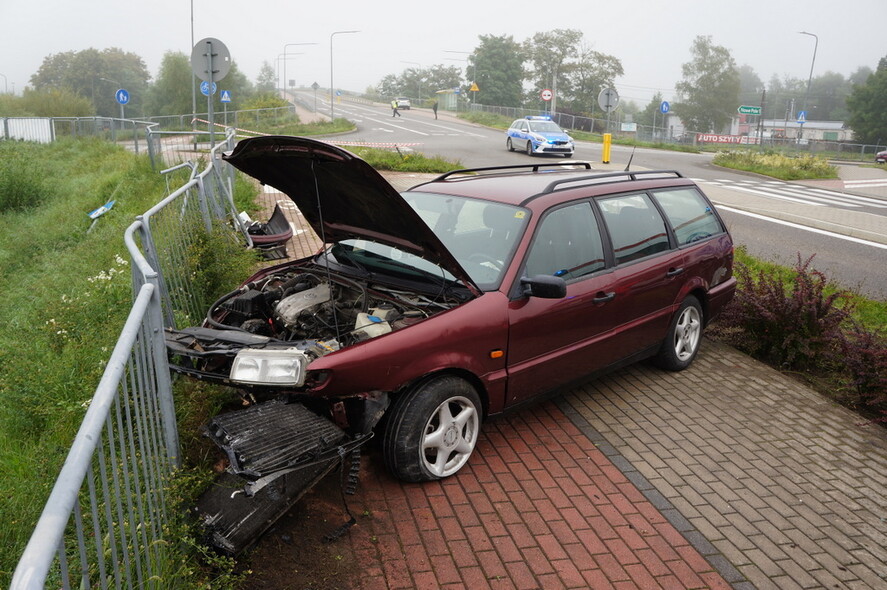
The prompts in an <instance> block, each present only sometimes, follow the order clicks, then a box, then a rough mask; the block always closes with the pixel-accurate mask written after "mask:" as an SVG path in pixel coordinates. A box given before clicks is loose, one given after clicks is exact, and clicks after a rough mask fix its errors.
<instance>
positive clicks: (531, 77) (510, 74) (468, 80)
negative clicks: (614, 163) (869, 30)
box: [0, 29, 887, 143]
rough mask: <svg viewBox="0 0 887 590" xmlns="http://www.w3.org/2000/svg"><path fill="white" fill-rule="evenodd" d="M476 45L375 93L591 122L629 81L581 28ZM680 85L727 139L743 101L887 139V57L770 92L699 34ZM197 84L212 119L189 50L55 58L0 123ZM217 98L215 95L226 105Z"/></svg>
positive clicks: (138, 109) (132, 107) (142, 110)
mask: <svg viewBox="0 0 887 590" xmlns="http://www.w3.org/2000/svg"><path fill="white" fill-rule="evenodd" d="M478 39H479V43H478V45H477V46H476V47H475V49H474V50H473V51H472V52H470V53H468V54H463V55H464V57H459V58H454V60H456V61H461V60H462V59H464V60H465V66H464V72H463V68H462V67H461V66H455V65H454V66H445V65H441V64H438V65H433V66H431V67H428V68H408V69H406V70H404V71H403V72H402V73H401V74H399V75H398V74H388V75H386V76H385V77H384V78H382V80H381V81H380V82H379V83H378V84H376V85H374V86H372V87H370V88H368V89H367V90H366V95H367V96H368V97H370V98H373V99H378V100H381V101H384V102H387V101H388V100H391V98H394V97H396V96H408V97H411V98H413V99H414V100H415V101H416V106H423V103H426V104H430V102H431V101H432V100H433V99H434V98H435V97H436V96H437V94H436V93H437V92H438V91H440V90H458V92H459V95H460V96H461V97H462V99H463V100H465V101H468V100H470V101H471V102H476V103H481V104H488V105H495V106H506V107H524V108H531V109H532V108H535V109H539V110H544V109H546V107H549V106H550V105H549V104H546V103H545V101H543V100H542V99H541V96H540V93H541V90H542V89H545V88H548V89H552V90H554V91H555V101H556V108H557V110H558V111H560V112H568V113H573V114H578V115H584V116H589V117H595V116H600V115H601V112H600V109H599V107H597V97H598V94H599V93H600V91H601V89H603V88H608V87H610V88H616V89H617V90H618V85H617V84H616V79H617V78H619V77H620V76H622V75H624V73H625V72H624V69H623V67H622V62H621V61H620V60H619V59H618V58H617V57H615V56H613V55H609V54H606V53H603V52H601V51H596V50H593V49H591V48H590V47H589V46H588V45H587V43H586V42H585V40H584V37H583V33H582V32H581V31H579V30H576V29H555V30H553V31H548V32H543V33H536V34H535V35H533V37H532V38H530V39H527V40H525V41H523V42H518V41H516V40H515V39H514V38H513V37H512V36H510V35H501V36H496V35H480V36H479V37H478ZM682 74H683V76H682V78H681V80H679V81H677V82H676V83H675V90H676V92H677V97H676V99H675V100H674V101H672V110H673V111H674V112H675V113H676V114H677V115H678V116H679V117H680V118H681V120H682V121H683V122H684V125H685V127H686V128H687V129H690V130H693V131H702V132H722V131H725V130H726V129H727V128H728V126H729V123H730V120H731V118H732V117H733V116H734V115H735V114H736V109H737V108H738V107H739V106H740V105H750V106H763V107H764V109H763V116H764V117H765V118H768V119H779V118H783V117H784V118H786V119H794V118H795V117H796V116H797V112H798V111H799V110H802V109H803V108H805V107H806V111H807V119H808V120H817V121H827V120H831V121H844V122H845V123H846V124H847V125H848V126H849V127H850V128H851V129H852V130H853V131H854V134H855V136H856V138H857V140H859V141H863V142H867V143H883V142H885V141H887V57H884V58H882V59H881V60H880V62H879V64H878V67H877V69H876V70H875V71H872V69H871V68H869V67H866V66H862V67H860V68H858V69H857V70H856V71H855V72H853V73H852V74H850V75H849V76H848V77H846V78H845V77H844V76H843V75H842V74H839V73H835V72H831V71H828V72H824V73H822V74H819V75H817V76H815V77H813V78H812V79H811V80H810V87H809V90H808V87H807V85H808V81H807V80H803V79H800V78H792V77H789V76H783V77H781V78H780V77H778V76H773V77H772V78H771V79H770V81H769V82H768V83H767V84H764V82H763V81H762V80H761V79H760V77H759V76H758V75H757V74H756V73H755V71H754V70H753V69H752V68H751V67H750V66H747V65H743V66H737V65H736V62H735V60H734V59H733V56H732V55H731V54H730V51H729V50H728V49H726V48H725V47H722V46H719V45H716V44H715V43H714V42H713V40H712V38H711V37H710V36H699V37H696V38H695V39H694V40H693V42H692V44H691V46H690V59H689V61H687V62H686V63H684V64H683V65H682ZM192 84H193V85H194V90H193V92H194V95H196V97H197V107H196V109H197V111H198V112H205V111H206V107H207V105H206V101H207V99H206V97H204V96H203V94H201V93H200V91H199V84H200V80H196V81H195V79H194V77H193V76H192V74H191V65H190V59H189V57H188V56H186V55H185V54H183V53H181V52H172V51H170V52H167V53H166V54H165V55H164V56H163V60H162V62H161V64H160V69H159V71H158V74H157V78H156V79H155V80H153V81H152V80H151V75H150V73H149V72H148V70H147V68H146V67H145V63H144V61H143V60H142V59H141V58H140V57H139V56H138V55H136V54H134V53H128V52H124V51H123V50H121V49H118V48H110V49H104V50H97V49H92V48H91V49H86V50H82V51H68V52H64V53H58V54H53V55H50V56H48V57H46V58H45V59H44V61H43V64H42V65H41V66H40V68H39V70H38V71H37V72H36V73H35V74H34V75H33V76H32V77H31V84H30V86H29V87H28V88H27V89H26V90H25V91H24V94H23V96H22V97H21V99H18V97H9V96H7V95H3V96H2V98H0V115H4V114H5V115H8V116H10V115H11V116H20V115H41V116H87V115H93V114H98V115H102V116H112V117H113V116H117V115H118V114H119V105H118V103H117V102H116V100H115V92H116V90H117V89H118V88H125V89H126V90H127V91H128V92H129V95H130V102H129V103H128V104H127V105H126V116H127V117H138V116H150V115H180V114H187V113H190V112H192V108H193V107H192ZM276 86H277V79H276V75H275V72H274V68H272V67H271V65H270V64H269V63H268V62H265V63H264V64H263V66H262V68H261V70H260V72H259V75H258V77H257V79H256V82H255V83H252V82H250V81H249V80H248V79H247V77H246V76H245V75H244V74H243V73H242V72H241V71H240V70H239V69H238V67H237V64H236V63H233V64H232V65H231V69H230V71H229V73H228V75H227V76H226V77H225V79H224V80H223V81H222V82H220V83H219V87H220V88H219V89H220V90H227V91H228V92H229V93H230V94H231V97H232V102H231V104H229V105H227V108H229V109H232V110H234V109H242V108H259V107H270V106H277V105H280V104H284V103H283V101H282V100H281V99H280V97H279V96H278V95H277V92H276ZM220 94H221V93H220V92H217V93H216V95H215V96H214V97H213V99H214V100H215V101H216V108H218V109H221V107H222V105H221V103H220V102H219V98H220ZM661 102H662V93H661V92H657V93H656V94H655V95H654V96H653V99H652V100H651V101H650V102H649V103H648V104H647V105H645V106H639V105H637V104H634V103H633V102H631V101H625V102H623V103H622V104H621V105H620V107H619V108H620V109H622V110H623V111H624V112H625V113H630V114H632V115H633V116H634V120H635V121H636V122H637V123H639V124H641V125H652V124H653V122H654V119H655V118H656V117H657V116H660V115H659V113H658V112H659V105H660V103H661Z"/></svg>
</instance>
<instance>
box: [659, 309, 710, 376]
mask: <svg viewBox="0 0 887 590" xmlns="http://www.w3.org/2000/svg"><path fill="white" fill-rule="evenodd" d="M702 327H703V321H702V306H701V305H700V304H699V300H698V299H696V297H694V296H692V295H690V296H688V297H687V298H686V299H684V301H683V302H682V303H681V306H680V307H679V308H678V311H677V313H675V315H674V317H673V318H672V320H671V323H670V324H669V326H668V334H667V335H666V337H665V340H664V341H663V342H662V346H661V347H660V348H659V352H657V353H656V356H655V357H654V358H653V362H654V364H655V365H656V366H657V367H659V368H660V369H665V370H666V371H683V370H684V369H686V368H687V367H689V366H690V364H691V363H692V362H693V359H695V358H696V353H698V352H699V345H700V344H701V342H702Z"/></svg>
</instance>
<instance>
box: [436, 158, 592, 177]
mask: <svg viewBox="0 0 887 590" xmlns="http://www.w3.org/2000/svg"><path fill="white" fill-rule="evenodd" d="M547 166H558V167H560V166H582V167H583V168H585V169H586V170H591V169H592V168H591V164H590V163H589V162H577V161H570V162H549V163H546V164H514V165H511V166H485V167H483V168H465V169H463V170H451V171H450V172H446V173H444V174H441V175H440V176H438V177H437V178H433V179H431V180H429V181H428V182H438V181H441V180H446V179H447V178H449V177H450V176H453V175H456V174H474V173H477V172H499V171H502V170H522V169H524V168H532V170H533V172H539V168H542V167H547Z"/></svg>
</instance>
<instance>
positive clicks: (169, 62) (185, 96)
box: [146, 51, 202, 115]
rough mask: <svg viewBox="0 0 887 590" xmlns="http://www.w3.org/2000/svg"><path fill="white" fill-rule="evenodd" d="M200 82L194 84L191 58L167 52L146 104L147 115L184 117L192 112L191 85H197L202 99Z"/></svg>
mask: <svg viewBox="0 0 887 590" xmlns="http://www.w3.org/2000/svg"><path fill="white" fill-rule="evenodd" d="M199 82H200V81H199V80H197V82H194V74H193V72H192V71H191V63H190V58H189V57H188V56H186V55H185V54H184V53H181V52H177V51H167V52H166V53H165V54H164V55H163V60H162V61H161V62H160V70H159V71H158V73H157V80H156V81H155V82H154V85H153V86H152V87H151V93H150V95H149V97H148V101H147V104H146V114H147V115H183V114H185V113H190V112H191V110H192V109H191V107H192V92H191V85H192V83H193V84H195V94H196V96H198V97H200V98H202V95H201V94H200V91H199V90H197V89H196V86H197V84H198V83H199Z"/></svg>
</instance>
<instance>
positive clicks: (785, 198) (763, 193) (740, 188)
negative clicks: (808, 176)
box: [726, 185, 825, 207]
mask: <svg viewBox="0 0 887 590" xmlns="http://www.w3.org/2000/svg"><path fill="white" fill-rule="evenodd" d="M726 188H729V189H732V190H737V191H744V192H747V193H752V194H755V195H761V196H762V197H767V198H770V199H780V200H783V201H793V202H795V203H802V204H804V205H813V206H814V207H825V203H817V202H816V201H810V200H808V199H796V198H794V197H789V196H787V195H777V194H773V193H768V192H766V191H762V190H756V189H753V188H746V187H744V186H736V185H731V186H729V187H726Z"/></svg>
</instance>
